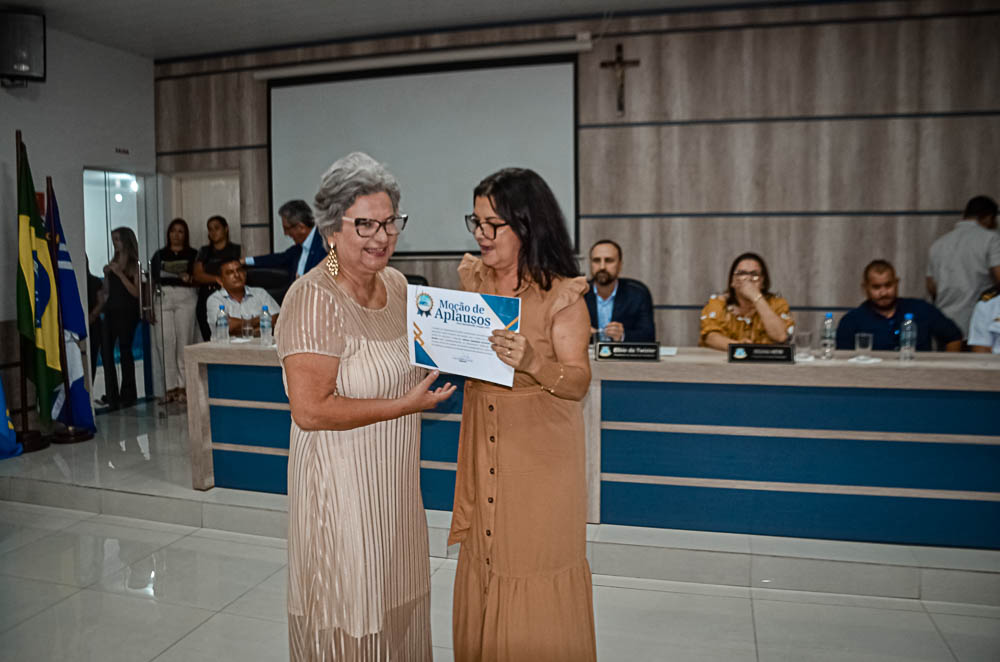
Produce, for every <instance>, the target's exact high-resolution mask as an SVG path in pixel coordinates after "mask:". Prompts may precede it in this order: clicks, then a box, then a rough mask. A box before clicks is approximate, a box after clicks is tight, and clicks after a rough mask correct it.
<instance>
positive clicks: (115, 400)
mask: <svg viewBox="0 0 1000 662" xmlns="http://www.w3.org/2000/svg"><path fill="white" fill-rule="evenodd" d="M83 190H84V226H85V229H86V243H87V257H88V264H89V273H90V274H91V275H93V276H96V277H97V278H99V279H101V285H100V290H99V294H97V295H96V298H97V299H98V300H99V301H104V304H103V308H102V310H101V313H100V315H99V317H98V318H97V319H95V320H94V321H92V323H91V331H90V336H91V343H90V347H89V350H90V351H91V353H92V354H93V358H92V359H91V361H90V365H91V367H92V368H94V370H93V373H92V375H91V379H92V384H93V387H92V397H93V398H94V399H95V408H96V409H97V411H98V412H101V411H102V410H107V409H114V408H118V407H128V406H131V405H132V404H134V403H135V402H137V401H144V400H150V399H153V398H156V397H157V396H159V395H162V393H163V391H164V384H163V355H162V351H163V350H162V348H163V343H162V338H159V337H157V336H158V335H159V334H160V333H161V331H160V327H159V326H158V325H157V324H156V320H157V319H158V318H160V317H161V314H160V313H161V311H159V310H158V307H159V306H158V299H157V297H156V296H155V292H154V288H153V287H152V279H151V278H150V274H149V269H150V261H151V260H152V257H153V254H154V253H155V252H156V250H157V249H158V248H159V247H160V244H161V243H162V241H163V234H164V233H163V232H162V231H161V228H160V221H159V214H158V213H157V190H156V178H155V177H154V176H151V175H143V174H138V173H128V172H116V171H109V170H98V169H85V170H84V172H83ZM112 235H115V236H116V237H117V238H118V240H119V241H118V254H119V255H120V257H119V260H118V261H117V263H118V264H117V268H112V264H111V263H112V261H113V260H115V256H116V245H115V242H114V241H113V239H112ZM126 256H127V257H126ZM116 271H121V272H122V273H124V274H125V275H126V277H127V276H128V275H132V277H133V278H134V275H135V274H136V273H138V275H139V283H140V285H139V287H138V288H135V286H134V282H133V284H132V287H131V288H130V287H129V286H127V285H125V279H123V278H121V277H119V276H118V275H116ZM94 289H95V288H92V287H88V299H89V298H91V296H93V295H94V292H93V291H92V290H94ZM132 290H136V291H134V292H133V291H132ZM94 305H95V302H94V301H90V302H89V303H88V306H89V307H90V309H93V307H94ZM95 364H96V365H95Z"/></svg>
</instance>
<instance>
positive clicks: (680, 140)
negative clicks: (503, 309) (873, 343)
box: [578, 115, 1000, 215]
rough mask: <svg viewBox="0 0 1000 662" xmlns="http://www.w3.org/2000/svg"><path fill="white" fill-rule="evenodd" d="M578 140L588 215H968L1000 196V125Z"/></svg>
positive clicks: (656, 132) (762, 128) (845, 126)
mask: <svg viewBox="0 0 1000 662" xmlns="http://www.w3.org/2000/svg"><path fill="white" fill-rule="evenodd" d="M578 142H579V162H580V180H579V190H580V214H582V215H588V214H626V213H663V212H685V213H701V212H763V211H768V212H774V211H791V212H794V211H803V210H807V211H843V210H879V211H907V210H919V209H938V210H941V209H957V208H960V207H961V206H964V203H965V201H966V200H967V199H968V198H970V197H971V196H972V195H975V194H976V193H979V192H981V191H990V190H995V189H996V187H997V183H998V179H997V168H996V156H995V155H996V154H997V153H998V151H1000V115H995V116H989V117H947V118H924V119H895V120H849V121H808V122H764V123H752V124H745V123H737V124H708V125H706V124H694V125H684V126H628V127H620V128H608V129H595V130H581V131H580V132H579V141H578ZM609 173H614V176H613V177H609V176H608V174H609Z"/></svg>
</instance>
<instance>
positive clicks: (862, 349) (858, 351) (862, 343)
mask: <svg viewBox="0 0 1000 662" xmlns="http://www.w3.org/2000/svg"><path fill="white" fill-rule="evenodd" d="M874 339H875V337H874V336H873V335H872V334H870V333H855V334H854V355H855V356H856V357H857V358H858V359H859V360H861V361H866V360H868V359H869V358H871V357H870V356H869V354H870V353H871V351H872V341H873V340H874Z"/></svg>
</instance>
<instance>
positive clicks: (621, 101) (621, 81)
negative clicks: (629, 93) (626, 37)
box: [601, 44, 639, 117]
mask: <svg viewBox="0 0 1000 662" xmlns="http://www.w3.org/2000/svg"><path fill="white" fill-rule="evenodd" d="M638 66H639V60H626V59H624V58H623V57H622V45H621V44H617V45H616V46H615V59H613V60H605V61H604V62H601V69H610V68H611V67H614V69H615V78H616V79H617V80H618V116H619V117H621V116H622V115H624V114H625V68H626V67H638Z"/></svg>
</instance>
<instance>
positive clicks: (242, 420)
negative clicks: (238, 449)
mask: <svg viewBox="0 0 1000 662" xmlns="http://www.w3.org/2000/svg"><path fill="white" fill-rule="evenodd" d="M208 409H209V413H208V415H209V421H210V425H211V427H212V441H213V442H215V443H223V444H243V445H245V446H268V447H270V448H288V435H289V430H290V429H291V425H292V414H291V412H287V411H279V410H274V409H245V408H242V407H219V406H216V405H213V406H211V407H209V408H208Z"/></svg>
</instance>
